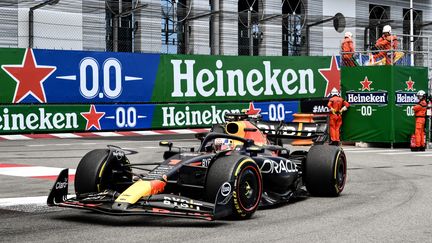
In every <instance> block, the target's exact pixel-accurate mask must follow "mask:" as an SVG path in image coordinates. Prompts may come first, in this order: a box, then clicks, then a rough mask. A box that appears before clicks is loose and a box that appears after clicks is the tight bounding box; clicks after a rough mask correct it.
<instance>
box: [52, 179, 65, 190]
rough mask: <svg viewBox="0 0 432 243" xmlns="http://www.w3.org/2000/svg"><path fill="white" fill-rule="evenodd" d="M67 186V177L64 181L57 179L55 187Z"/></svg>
mask: <svg viewBox="0 0 432 243" xmlns="http://www.w3.org/2000/svg"><path fill="white" fill-rule="evenodd" d="M67 186H68V179H67V178H66V179H65V181H64V182H61V181H58V182H57V183H56V184H55V189H64V188H66V187H67Z"/></svg>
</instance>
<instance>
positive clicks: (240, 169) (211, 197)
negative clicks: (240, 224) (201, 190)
mask: <svg viewBox="0 0 432 243" xmlns="http://www.w3.org/2000/svg"><path fill="white" fill-rule="evenodd" d="M225 182H231V183H232V184H233V185H234V188H232V197H231V200H230V202H229V203H228V204H227V206H229V207H231V209H232V214H231V215H230V216H231V217H232V218H234V219H247V218H250V217H251V216H252V215H253V214H254V213H255V211H256V210H257V209H258V206H259V203H260V200H261V195H262V190H263V185H262V176H261V172H260V170H259V167H258V165H257V164H256V163H255V161H254V160H252V159H251V158H250V157H247V156H244V155H239V154H232V155H228V156H225V157H222V158H219V159H217V160H216V161H214V162H213V163H212V164H211V165H210V167H209V169H208V173H207V178H206V188H205V190H206V197H207V200H208V201H209V202H214V201H215V198H216V195H217V193H218V192H219V188H220V187H221V186H222V184H224V183H225Z"/></svg>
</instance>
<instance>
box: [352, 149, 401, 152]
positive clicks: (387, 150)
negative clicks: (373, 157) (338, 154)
mask: <svg viewBox="0 0 432 243" xmlns="http://www.w3.org/2000/svg"><path fill="white" fill-rule="evenodd" d="M344 151H346V150H345V149H344ZM392 151H393V152H395V151H398V150H394V149H368V150H350V151H347V152H349V153H379V152H392ZM399 151H401V150H399Z"/></svg>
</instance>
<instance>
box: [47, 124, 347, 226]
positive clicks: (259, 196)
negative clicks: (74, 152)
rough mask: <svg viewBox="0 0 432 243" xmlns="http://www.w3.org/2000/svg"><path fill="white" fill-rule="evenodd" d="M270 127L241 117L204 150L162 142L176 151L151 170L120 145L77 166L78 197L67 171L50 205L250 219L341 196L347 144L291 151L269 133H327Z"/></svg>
mask: <svg viewBox="0 0 432 243" xmlns="http://www.w3.org/2000/svg"><path fill="white" fill-rule="evenodd" d="M264 125H265V124H264V123H260V126H261V128H259V127H258V126H257V122H256V121H251V120H248V119H243V117H241V116H234V120H231V121H229V122H228V123H226V124H223V125H220V126H217V127H216V129H213V130H220V131H219V132H210V133H208V134H206V135H205V136H204V137H202V138H201V139H202V141H201V144H200V147H199V148H198V150H197V151H195V149H194V148H189V149H184V148H176V147H174V146H173V144H172V143H171V142H160V145H161V146H166V147H167V148H168V149H167V151H165V153H164V156H163V157H164V161H163V162H161V163H160V164H158V165H157V166H156V167H155V168H154V169H152V170H151V171H149V172H148V173H147V174H140V173H138V172H136V171H138V170H139V169H142V167H140V166H142V165H148V164H144V163H141V164H131V163H130V162H129V160H128V159H127V157H126V155H127V151H125V150H122V149H121V148H119V147H115V146H108V149H96V150H93V151H90V152H88V153H87V154H86V155H85V156H84V157H83V158H82V159H81V161H80V163H79V165H78V167H77V170H76V174H75V196H74V197H72V198H67V194H68V169H65V170H63V171H62V172H61V173H60V175H59V177H58V178H57V181H56V182H55V184H54V186H53V188H52V190H51V192H50V194H49V196H48V205H49V206H60V207H70V208H78V209H87V210H93V211H97V212H101V213H106V214H112V215H158V216H173V217H184V218H197V219H205V220H214V219H219V218H225V217H231V218H236V219H245V218H249V217H251V216H252V215H253V214H254V212H255V211H256V210H257V209H258V207H260V206H261V207H265V206H271V205H277V204H280V203H283V202H287V201H289V200H290V199H292V198H295V197H301V196H305V195H307V193H309V194H310V195H317V196H338V195H339V194H340V193H341V192H342V190H343V189H344V186H345V180H346V168H347V161H346V157H345V154H344V152H343V150H342V149H341V148H340V147H338V146H329V145H327V144H316V145H313V146H312V147H311V148H310V149H309V151H300V152H299V151H294V152H292V153H290V151H289V150H288V149H287V148H284V147H282V146H279V145H276V144H274V143H273V142H270V140H268V139H267V137H273V138H274V137H279V138H280V137H284V138H285V137H291V136H292V134H291V133H295V134H294V136H300V137H301V136H303V135H302V133H306V134H310V135H312V136H315V137H320V136H321V135H322V134H321V132H320V131H318V130H317V129H315V130H313V129H309V130H307V131H304V130H301V129H300V130H292V129H291V130H290V131H288V130H287V129H285V128H286V127H289V124H288V125H287V124H286V123H279V126H276V127H275V126H273V125H271V124H267V125H265V126H266V127H265V128H264ZM283 127H285V128H283ZM263 131H265V132H263ZM281 131H285V132H281ZM233 134H236V135H233ZM249 137H253V138H254V139H250V138H249Z"/></svg>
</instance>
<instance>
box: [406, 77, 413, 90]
mask: <svg viewBox="0 0 432 243" xmlns="http://www.w3.org/2000/svg"><path fill="white" fill-rule="evenodd" d="M405 83H406V85H407V88H406V90H407V91H410V90H411V91H414V84H415V82H414V81H412V80H411V77H409V80H408V81H406V82H405Z"/></svg>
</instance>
